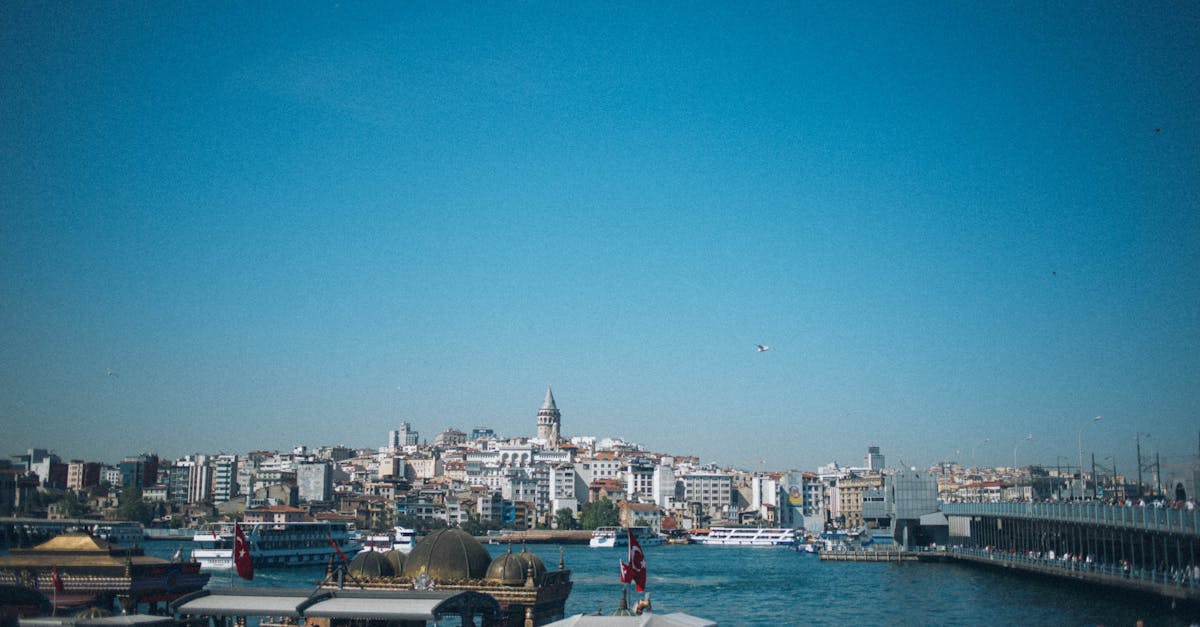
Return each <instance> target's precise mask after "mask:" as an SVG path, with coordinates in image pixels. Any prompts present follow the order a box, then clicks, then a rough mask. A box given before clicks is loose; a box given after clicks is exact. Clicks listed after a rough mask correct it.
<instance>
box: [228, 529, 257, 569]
mask: <svg viewBox="0 0 1200 627" xmlns="http://www.w3.org/2000/svg"><path fill="white" fill-rule="evenodd" d="M233 565H234V566H236V567H237V574H238V577H241V578H242V579H254V560H252V559H251V558H250V543H248V542H246V534H244V533H242V527H241V525H239V524H237V523H236V522H235V523H233Z"/></svg>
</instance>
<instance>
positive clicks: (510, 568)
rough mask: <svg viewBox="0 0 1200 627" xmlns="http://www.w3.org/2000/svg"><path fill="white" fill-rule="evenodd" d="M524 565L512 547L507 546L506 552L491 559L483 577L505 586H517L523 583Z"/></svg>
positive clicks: (524, 562) (523, 561)
mask: <svg viewBox="0 0 1200 627" xmlns="http://www.w3.org/2000/svg"><path fill="white" fill-rule="evenodd" d="M525 565H526V561H525V560H523V559H521V558H520V556H519V555H518V554H514V553H513V552H512V547H509V548H508V551H507V552H506V553H504V554H503V555H498V556H496V559H494V560H492V563H491V565H490V566H488V569H487V576H486V577H484V579H487V580H488V581H491V582H495V583H500V584H504V585H506V586H519V585H521V584H523V583H525Z"/></svg>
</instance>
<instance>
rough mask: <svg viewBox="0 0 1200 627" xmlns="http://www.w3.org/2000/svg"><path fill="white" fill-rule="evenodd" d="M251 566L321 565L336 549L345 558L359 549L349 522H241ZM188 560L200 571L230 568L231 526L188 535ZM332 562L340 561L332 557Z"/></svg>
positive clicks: (355, 533)
mask: <svg viewBox="0 0 1200 627" xmlns="http://www.w3.org/2000/svg"><path fill="white" fill-rule="evenodd" d="M241 527H242V533H244V534H246V542H247V543H249V545H250V557H251V559H253V560H254V566H255V567H263V568H273V567H280V566H312V565H314V564H321V565H324V564H325V563H327V562H328V561H329V558H330V557H334V556H337V550H335V549H334V545H333V544H332V543H330V541H329V540H330V538H332V539H333V542H335V543H337V548H338V549H341V551H342V553H344V554H345V555H346V557H347V559H349V558H353V557H354V555H355V554H356V553H358V552H359V551H360V550H362V546H361V545H360V544H359V539H358V532H357V531H355V530H354V523H350V522H286V523H280V522H262V523H241ZM192 542H193V543H194V545H195V547H196V548H194V549H193V550H192V558H193V559H195V560H196V561H198V562H200V567H201V568H207V569H225V568H233V557H232V555H233V523H217V524H213V525H208V526H206V527H204V528H203V529H201V530H200V531H198V532H196V534H195V535H194V536H192ZM335 559H340V558H337V557H335Z"/></svg>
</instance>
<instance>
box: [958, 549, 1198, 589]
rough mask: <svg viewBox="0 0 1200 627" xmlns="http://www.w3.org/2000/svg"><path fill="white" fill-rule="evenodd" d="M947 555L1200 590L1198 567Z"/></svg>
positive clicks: (982, 553) (972, 552)
mask: <svg viewBox="0 0 1200 627" xmlns="http://www.w3.org/2000/svg"><path fill="white" fill-rule="evenodd" d="M947 552H948V553H950V554H957V555H969V556H973V557H976V558H980V559H987V560H990V561H997V562H1006V563H1009V564H1015V565H1021V566H1029V567H1035V568H1038V569H1042V570H1043V571H1044V570H1058V571H1062V572H1063V573H1091V574H1095V575H1102V576H1105V577H1111V578H1114V579H1129V580H1134V581H1142V582H1146V583H1153V584H1160V585H1170V586H1175V587H1178V588H1186V589H1190V590H1200V566H1192V567H1190V568H1182V569H1172V570H1152V569H1146V568H1133V567H1129V566H1125V565H1122V564H1100V563H1096V562H1088V561H1080V560H1078V559H1065V560H1064V559H1061V558H1060V559H1055V558H1050V557H1044V556H1032V555H1027V554H1024V553H1008V552H1005V551H989V550H987V549H975V548H967V547H951V548H949V549H947Z"/></svg>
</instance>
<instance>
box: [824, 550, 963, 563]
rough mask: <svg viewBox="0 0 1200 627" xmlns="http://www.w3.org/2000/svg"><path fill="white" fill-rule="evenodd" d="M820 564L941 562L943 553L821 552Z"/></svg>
mask: <svg viewBox="0 0 1200 627" xmlns="http://www.w3.org/2000/svg"><path fill="white" fill-rule="evenodd" d="M817 556H818V557H819V558H820V559H821V561H822V562H941V561H945V559H946V553H945V552H944V551H905V550H902V549H862V550H857V551H821V552H820V553H818V554H817Z"/></svg>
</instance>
